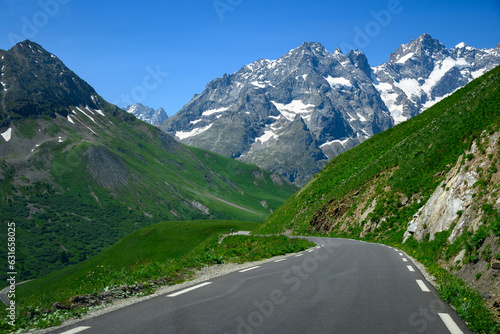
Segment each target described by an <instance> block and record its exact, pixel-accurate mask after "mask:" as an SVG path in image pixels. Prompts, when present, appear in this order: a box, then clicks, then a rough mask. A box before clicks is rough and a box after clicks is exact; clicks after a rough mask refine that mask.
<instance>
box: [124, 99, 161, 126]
mask: <svg viewBox="0 0 500 334" xmlns="http://www.w3.org/2000/svg"><path fill="white" fill-rule="evenodd" d="M125 110H126V111H127V112H129V113H131V114H132V115H134V116H135V117H137V118H138V119H140V120H141V121H144V122H146V123H149V124H151V125H154V126H159V125H160V124H162V123H163V122H165V121H166V120H167V119H168V115H167V113H166V112H165V109H163V108H160V109H158V110H154V109H153V108H150V107H146V106H144V105H142V104H140V103H135V104H133V105H131V106H128V107H126V108H125Z"/></svg>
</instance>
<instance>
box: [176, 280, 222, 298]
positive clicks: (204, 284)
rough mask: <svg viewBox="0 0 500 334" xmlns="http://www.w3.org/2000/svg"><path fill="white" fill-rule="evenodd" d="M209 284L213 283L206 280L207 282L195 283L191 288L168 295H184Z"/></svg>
mask: <svg viewBox="0 0 500 334" xmlns="http://www.w3.org/2000/svg"><path fill="white" fill-rule="evenodd" d="M209 284H212V282H205V283H201V284H198V285H195V286H192V287H190V288H187V289H184V290H181V291H178V292H175V293H172V294H170V295H168V296H167V297H177V296H179V295H182V294H184V293H186V292H189V291H193V290H196V289H199V288H202V287H204V286H206V285H209Z"/></svg>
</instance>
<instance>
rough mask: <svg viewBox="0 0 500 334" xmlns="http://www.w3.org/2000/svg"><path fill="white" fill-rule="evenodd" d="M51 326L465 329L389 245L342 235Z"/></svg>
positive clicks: (403, 332) (115, 329) (70, 331)
mask: <svg viewBox="0 0 500 334" xmlns="http://www.w3.org/2000/svg"><path fill="white" fill-rule="evenodd" d="M308 239H311V240H313V241H314V242H316V243H317V244H318V245H319V246H318V247H317V248H314V249H312V250H309V251H305V252H302V253H300V254H298V255H297V254H294V255H291V256H289V257H287V258H286V259H284V260H281V261H280V262H268V263H265V264H263V265H261V266H260V267H255V268H249V269H247V270H246V271H244V272H234V273H232V274H228V275H225V276H221V277H218V278H215V279H213V280H210V281H207V282H205V283H203V284H200V285H196V286H194V287H191V288H190V289H189V290H178V291H175V292H170V293H169V294H168V295H162V296H159V297H156V298H152V299H149V300H146V301H143V302H140V303H136V304H133V305H130V306H128V307H125V308H122V309H119V310H117V311H114V312H110V313H107V314H104V315H102V316H98V317H95V318H92V319H89V320H85V321H81V322H79V323H76V324H73V325H71V326H68V327H65V328H60V329H57V330H55V331H53V332H52V333H65V334H75V333H83V334H87V333H88V334H90V333H103V334H104V333H106V334H112V333H117V334H118V333H119V334H125V333H134V334H137V333H224V334H226V333H227V334H229V333H244V334H251V333H329V334H331V333H339V334H349V333H364V334H365V333H384V334H391V333H397V334H413V333H436V334H447V333H453V334H457V333H472V332H471V331H470V330H469V329H468V328H467V327H466V325H465V324H464V323H463V322H462V321H461V320H460V319H459V317H458V316H457V314H456V312H455V311H454V310H453V309H452V308H451V307H449V306H448V305H447V304H445V303H443V302H442V301H440V299H439V297H438V295H437V293H436V291H435V289H434V288H433V287H432V286H431V285H430V284H429V283H428V282H427V281H426V280H425V278H424V277H423V276H422V274H421V273H420V272H419V271H418V270H417V269H416V268H415V267H414V266H413V264H412V262H411V261H410V260H408V259H407V258H406V256H405V255H404V254H403V253H401V252H399V251H397V250H396V249H393V248H390V247H387V246H384V245H378V244H369V243H363V242H359V241H353V240H345V239H329V238H308Z"/></svg>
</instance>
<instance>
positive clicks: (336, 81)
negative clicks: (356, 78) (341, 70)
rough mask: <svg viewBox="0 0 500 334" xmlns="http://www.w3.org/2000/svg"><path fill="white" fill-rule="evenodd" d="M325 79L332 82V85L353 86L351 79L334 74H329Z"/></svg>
mask: <svg viewBox="0 0 500 334" xmlns="http://www.w3.org/2000/svg"><path fill="white" fill-rule="evenodd" d="M325 79H326V81H328V83H329V84H330V86H331V87H335V86H350V87H352V84H351V82H350V81H349V79H346V78H343V77H339V78H333V77H332V76H330V75H329V76H328V77H326V78H325Z"/></svg>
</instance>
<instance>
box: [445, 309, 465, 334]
mask: <svg viewBox="0 0 500 334" xmlns="http://www.w3.org/2000/svg"><path fill="white" fill-rule="evenodd" d="M439 316H440V317H441V320H443V322H444V324H445V325H446V327H448V330H449V331H450V333H451V334H464V332H462V330H461V329H460V328H459V327H458V326H457V324H456V323H455V321H453V319H452V318H451V316H450V315H449V314H448V313H439Z"/></svg>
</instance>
